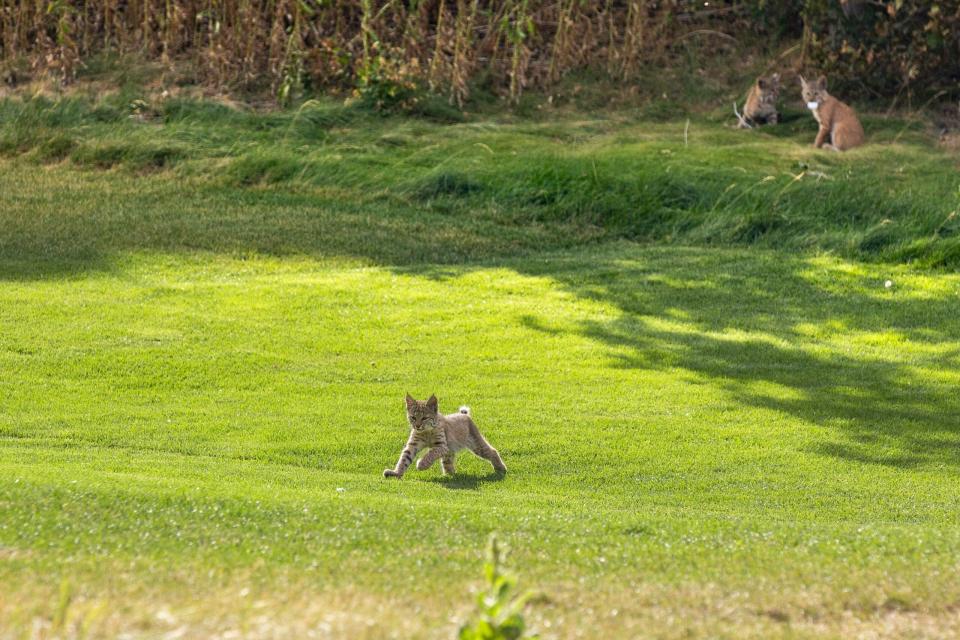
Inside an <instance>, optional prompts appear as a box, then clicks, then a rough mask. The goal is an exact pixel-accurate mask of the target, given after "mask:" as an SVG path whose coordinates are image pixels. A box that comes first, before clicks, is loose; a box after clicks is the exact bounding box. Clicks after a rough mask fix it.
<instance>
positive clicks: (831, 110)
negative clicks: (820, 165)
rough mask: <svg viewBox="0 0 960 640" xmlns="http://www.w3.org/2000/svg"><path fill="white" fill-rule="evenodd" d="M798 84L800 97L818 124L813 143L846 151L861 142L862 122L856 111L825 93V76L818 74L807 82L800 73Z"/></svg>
mask: <svg viewBox="0 0 960 640" xmlns="http://www.w3.org/2000/svg"><path fill="white" fill-rule="evenodd" d="M800 85H801V87H802V93H803V101H804V102H806V103H807V108H808V109H810V111H812V112H813V117H814V118H816V120H817V122H818V123H819V124H820V131H818V132H817V138H816V140H814V142H813V146H815V147H816V148H818V149H819V148H821V147H826V148H827V149H833V150H834V151H846V150H847V149H852V148H853V147H859V146H860V145H862V144H863V143H864V135H863V126H861V125H860V120H859V119H858V118H857V112H856V111H854V110H853V109H852V108H851V107H849V106H848V105H846V104H844V103H843V102H840V101H839V100H837V99H836V98H834V97H833V96H832V95H830V94H829V93H827V78H826V76H820V77H819V78H818V79H817V80H814V81H813V82H807V81H806V80H804V78H803V76H800Z"/></svg>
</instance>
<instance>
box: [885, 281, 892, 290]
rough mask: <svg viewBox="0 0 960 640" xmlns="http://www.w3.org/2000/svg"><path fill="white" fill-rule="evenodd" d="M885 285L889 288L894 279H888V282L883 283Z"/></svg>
mask: <svg viewBox="0 0 960 640" xmlns="http://www.w3.org/2000/svg"><path fill="white" fill-rule="evenodd" d="M883 286H885V287H886V288H887V289H889V288H890V287H892V286H893V280H887V281H886V282H884V283H883Z"/></svg>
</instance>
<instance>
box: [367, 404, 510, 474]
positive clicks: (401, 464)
mask: <svg viewBox="0 0 960 640" xmlns="http://www.w3.org/2000/svg"><path fill="white" fill-rule="evenodd" d="M407 421H408V422H409V423H410V437H409V438H408V439H407V446H405V447H404V448H403V451H402V452H401V453H400V459H399V460H397V466H396V467H394V468H393V469H384V471H383V477H384V478H400V477H403V472H404V471H406V470H407V467H409V466H410V463H411V462H413V459H414V458H416V457H417V452H418V451H420V450H421V449H424V448H427V447H429V448H430V450H429V451H427V453H426V454H424V456H423V457H422V458H420V461H419V462H417V469H418V470H420V471H423V470H425V469H429V468H430V467H431V466H433V463H434V462H436V461H437V459H438V458H439V459H440V466H441V467H442V468H443V472H444V473H445V474H447V475H452V474H453V472H454V456H455V455H456V454H457V451H459V450H460V449H470V451H472V452H473V453H475V454H476V455H478V456H480V457H481V458H484V459H485V460H489V461H490V464H492V465H493V468H494V469H495V470H496V471H497V473H504V472H506V470H507V468H506V467H505V466H504V465H503V460H501V459H500V454H499V453H497V450H496V449H494V448H493V447H491V446H490V443H488V442H487V441H486V440H485V439H484V438H483V436H482V435H480V429H478V428H477V425H476V424H474V422H473V420H472V419H471V418H470V409H469V407H461V408H460V411H459V413H451V414H450V415H448V416H445V415H443V414H441V413H440V412H439V411H438V409H437V397H436V396H430V399H429V400H427V401H426V402H418V401H417V400H414V399H413V398H412V397H411V396H410V394H409V393H408V394H407Z"/></svg>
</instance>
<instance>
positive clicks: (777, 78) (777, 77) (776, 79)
mask: <svg viewBox="0 0 960 640" xmlns="http://www.w3.org/2000/svg"><path fill="white" fill-rule="evenodd" d="M770 79H771V80H773V84H780V74H779V73H775V74H773V75H772V76H770Z"/></svg>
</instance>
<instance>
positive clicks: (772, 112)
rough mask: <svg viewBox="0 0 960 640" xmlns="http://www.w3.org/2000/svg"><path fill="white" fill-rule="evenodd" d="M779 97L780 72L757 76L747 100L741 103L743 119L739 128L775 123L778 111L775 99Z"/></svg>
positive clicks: (778, 115) (778, 117)
mask: <svg viewBox="0 0 960 640" xmlns="http://www.w3.org/2000/svg"><path fill="white" fill-rule="evenodd" d="M779 97H780V74H779V73H775V74H773V75H772V76H769V77H760V78H757V81H756V82H755V83H754V84H753V86H752V87H750V93H748V94H747V101H746V102H745V103H744V105H743V120H741V121H740V128H741V129H742V128H746V127H749V126H752V125H755V124H777V123H778V122H779V121H780V113H779V112H778V111H777V100H778V99H779Z"/></svg>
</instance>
